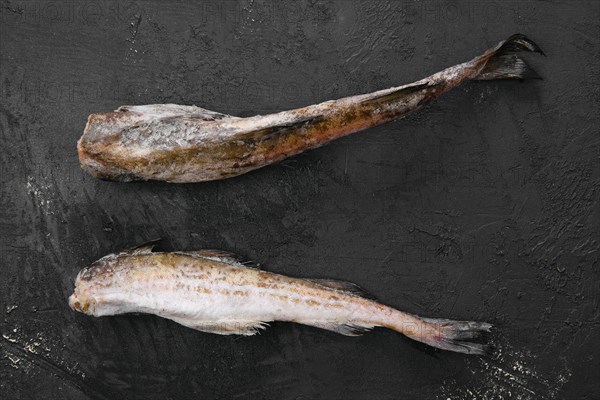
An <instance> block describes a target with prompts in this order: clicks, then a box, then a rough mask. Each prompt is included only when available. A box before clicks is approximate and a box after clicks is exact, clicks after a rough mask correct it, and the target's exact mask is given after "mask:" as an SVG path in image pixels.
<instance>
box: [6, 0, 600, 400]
mask: <svg viewBox="0 0 600 400" xmlns="http://www.w3.org/2000/svg"><path fill="white" fill-rule="evenodd" d="M169 3H170V4H167V2H159V1H155V2H142V1H134V2H129V1H127V2H117V1H114V2H113V1H94V2H87V3H85V5H79V4H78V3H76V2H71V1H56V2H55V1H48V2H33V1H10V2H8V1H6V0H1V1H0V5H1V10H0V16H1V28H0V35H1V37H0V63H1V64H0V67H1V72H0V85H1V89H2V93H1V98H0V135H1V147H0V154H1V164H0V167H1V172H0V173H1V175H0V181H1V193H0V195H1V197H0V228H1V236H0V245H1V247H0V250H1V253H0V257H1V266H0V306H1V308H0V313H1V316H0V333H1V337H0V352H1V353H0V397H1V398H2V399H13V398H15V399H33V398H41V397H44V398H52V399H87V398H111V399H116V398H128V399H131V398H140V399H175V398H227V399H229V398H248V399H260V398H269V399H309V398H318V399H338V398H350V399H409V398H410V399H448V398H450V399H472V398H483V399H499V398H516V399H563V398H573V399H575V398H577V399H594V398H598V397H599V396H600V387H599V384H598V382H599V381H598V380H597V378H598V371H599V370H600V365H599V354H598V352H599V348H598V342H599V341H600V326H599V320H598V298H599V292H600V280H599V278H600V277H599V275H600V274H599V272H598V267H599V263H598V251H599V246H600V239H599V238H600V232H599V230H600V229H599V225H600V222H599V221H600V208H599V200H598V198H599V189H600V160H599V146H600V139H599V132H598V130H599V128H598V127H599V125H600V124H599V123H600V121H599V118H598V106H599V86H598V75H599V73H600V71H599V67H598V65H599V45H598V38H599V33H600V31H599V23H598V21H599V20H600V8H599V5H598V3H597V2H595V1H582V2H576V3H575V2H571V3H570V2H555V1H553V2H541V1H526V2H518V3H517V2H470V1H469V2H459V3H457V4H454V3H453V5H448V4H446V3H445V2H442V1H439V2H438V1H423V2H412V1H406V2H402V1H376V2H350V1H339V2H329V1H310V2H295V1H283V2H277V4H275V5H274V4H268V3H264V2H260V1H248V2H239V3H236V2H231V1H227V2H224V3H219V2H209V3H199V4H196V5H189V4H186V3H185V2H176V1H173V2H169ZM515 32H522V33H525V34H527V35H529V36H530V37H531V38H532V39H534V40H535V41H537V42H538V43H539V44H540V46H541V47H542V48H543V49H544V50H545V51H546V53H547V54H548V57H547V58H542V57H537V56H529V55H528V56H527V58H528V60H530V62H531V64H532V65H534V67H535V68H536V70H537V71H538V72H539V73H540V74H541V75H542V76H543V77H544V79H545V80H544V81H531V82H524V83H519V82H479V83H470V84H467V85H465V86H462V87H461V88H458V89H456V90H455V91H453V92H452V93H450V94H449V95H447V96H445V97H444V98H442V99H440V100H439V101H438V102H437V103H435V104H433V105H432V106H430V107H427V108H426V109H424V110H421V111H420V112H419V113H418V114H415V115H413V116H411V117H410V118H408V119H405V120H403V121H399V122H396V123H392V124H389V125H386V126H383V127H379V128H376V129H371V130H369V131H366V132H362V133H359V134H356V135H353V136H351V137H348V138H345V139H342V140H339V141H337V142H334V143H332V144H331V145H329V146H326V147H324V148H321V149H318V150H315V151H311V152H308V153H306V154H304V155H301V156H298V157H295V158H293V159H291V160H288V161H286V162H284V163H282V164H279V165H276V166H272V167H267V168H264V169H262V170H259V171H256V172H254V173H251V174H248V175H245V176H242V177H239V178H235V179H231V180H227V181H222V182H213V183H206V184H192V185H169V184H164V183H136V184H117V183H108V182H101V181H98V180H94V179H93V178H91V177H89V176H86V175H85V174H84V173H82V172H81V170H80V169H79V166H78V161H77V154H76V148H75V145H76V141H77V139H78V138H79V136H80V135H81V132H82V130H83V127H84V125H85V121H86V117H87V115H88V114H90V113H92V112H101V111H109V110H112V109H114V108H116V107H117V106H119V105H121V104H145V103H166V102H174V103H181V104H196V105H198V106H202V107H206V108H209V109H213V110H216V111H222V112H226V113H232V114H237V115H242V116H247V115H251V114H256V113H268V112H271V111H276V110H282V109H288V108H292V107H296V106H301V105H306V104H311V103H315V102H318V101H323V100H326V99H330V98H338V97H341V96H345V95H352V94H357V93H361V92H368V91H372V90H375V89H380V88H385V87H389V86H392V85H396V84H401V83H407V82H411V81H413V80H416V79H418V78H421V77H423V76H425V75H429V74H430V73H433V72H436V71H438V70H440V69H442V68H444V67H447V66H449V65H452V64H455V63H458V62H462V61H464V60H467V59H470V58H471V57H472V56H475V55H477V54H480V53H481V51H482V50H484V49H486V48H488V47H490V46H491V45H493V44H495V43H496V42H498V41H499V40H502V39H505V38H506V37H508V36H509V35H510V34H512V33H515ZM154 237H163V238H165V241H164V242H163V244H162V249H165V250H173V249H197V248H203V247H209V248H223V249H226V250H230V251H234V252H236V253H239V254H240V255H242V256H245V257H247V258H250V259H253V260H257V261H259V262H262V263H263V264H264V265H265V267H266V268H267V269H269V270H272V271H277V272H282V273H286V274H290V275H296V276H305V277H333V278H338V279H347V280H350V281H353V282H355V283H357V284H360V285H361V286H363V287H365V288H366V289H368V290H369V291H371V292H373V293H375V294H376V295H377V296H378V298H379V299H381V301H383V302H385V303H387V304H390V305H393V306H396V307H397V308H399V309H402V310H406V311H410V312H414V313H418V314H421V315H426V316H431V317H448V318H468V319H475V320H484V321H489V322H492V323H494V324H496V325H497V329H496V333H495V335H494V336H493V337H492V342H493V343H494V345H495V346H496V348H497V353H496V354H495V355H494V356H492V357H489V358H477V357H468V356H464V355H460V354H452V353H447V352H441V351H437V350H433V349H430V348H427V347H426V346H424V345H421V344H418V343H414V342H411V341H410V340H408V339H406V338H404V337H402V336H401V335H398V334H396V333H394V332H391V331H385V330H376V331H374V332H371V333H370V334H367V335H365V336H362V337H359V338H348V337H343V336H338V335H336V334H334V333H330V332H325V331H320V330H317V329H313V328H309V327H303V326H297V325H291V324H283V323H279V324H274V325H273V326H272V327H271V328H269V329H268V330H267V331H266V332H265V333H263V334H261V335H260V336H256V337H250V338H239V337H220V336H216V335H210V334H202V333H198V332H195V331H193V330H190V329H186V328H184V327H182V326H179V325H177V324H175V323H172V322H170V321H167V320H163V319H159V318H155V317H151V316H121V317H113V318H100V319H97V318H89V317H86V316H84V315H82V314H79V313H75V312H72V311H71V310H70V309H69V308H68V306H67V296H68V295H69V294H70V293H71V291H72V285H73V279H74V276H75V274H76V273H77V271H78V270H79V269H80V268H81V267H83V266H85V265H86V264H88V263H89V262H91V261H93V260H95V259H97V258H99V257H100V256H103V255H105V254H106V253H109V252H113V251H115V250H120V249H122V248H124V247H128V246H131V245H134V244H136V243H139V242H142V241H145V240H147V239H151V238H154Z"/></svg>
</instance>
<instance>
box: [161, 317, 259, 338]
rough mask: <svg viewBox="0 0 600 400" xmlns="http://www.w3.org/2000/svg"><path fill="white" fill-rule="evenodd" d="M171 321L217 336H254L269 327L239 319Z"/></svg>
mask: <svg viewBox="0 0 600 400" xmlns="http://www.w3.org/2000/svg"><path fill="white" fill-rule="evenodd" d="M171 319H172V320H173V321H175V322H177V323H178V324H181V325H183V326H187V327H188V328H192V329H195V330H197V331H201V332H206V333H214V334H217V335H244V336H252V335H256V334H257V333H258V332H259V331H261V330H263V329H266V328H267V326H269V324H268V322H265V321H256V320H241V319H235V320H234V319H222V320H217V321H198V320H194V319H185V318H171Z"/></svg>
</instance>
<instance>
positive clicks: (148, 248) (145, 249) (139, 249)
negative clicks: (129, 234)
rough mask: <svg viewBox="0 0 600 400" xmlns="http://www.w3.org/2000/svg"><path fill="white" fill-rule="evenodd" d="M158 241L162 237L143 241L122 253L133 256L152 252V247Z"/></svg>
mask: <svg viewBox="0 0 600 400" xmlns="http://www.w3.org/2000/svg"><path fill="white" fill-rule="evenodd" d="M158 242H160V239H154V240H150V241H148V242H146V243H142V244H140V245H137V246H135V247H132V248H130V249H127V250H123V251H122V252H121V254H128V255H131V256H133V255H140V254H150V253H152V249H153V248H154V246H156V245H157V244H158Z"/></svg>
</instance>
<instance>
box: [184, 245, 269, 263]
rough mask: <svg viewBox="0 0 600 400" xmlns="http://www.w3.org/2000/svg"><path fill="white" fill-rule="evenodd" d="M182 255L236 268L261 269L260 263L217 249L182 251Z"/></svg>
mask: <svg viewBox="0 0 600 400" xmlns="http://www.w3.org/2000/svg"><path fill="white" fill-rule="evenodd" d="M180 253H181V254H186V255H189V256H192V257H200V258H205V259H208V260H213V261H219V262H223V263H226V264H229V265H232V266H235V267H241V268H259V265H258V263H255V262H253V261H248V260H244V259H243V258H242V257H240V256H239V255H237V254H235V253H231V252H229V251H224V250H216V249H204V250H194V251H181V252H180Z"/></svg>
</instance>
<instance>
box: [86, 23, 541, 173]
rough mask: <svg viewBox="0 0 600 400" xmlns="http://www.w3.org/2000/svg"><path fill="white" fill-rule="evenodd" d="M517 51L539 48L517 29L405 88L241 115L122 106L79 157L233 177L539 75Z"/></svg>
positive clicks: (93, 127)
mask: <svg viewBox="0 0 600 400" xmlns="http://www.w3.org/2000/svg"><path fill="white" fill-rule="evenodd" d="M518 51H532V52H538V53H542V51H541V49H540V48H539V47H538V46H537V45H536V44H535V43H534V42H532V41H531V40H529V39H528V38H526V37H525V36H524V35H520V34H517V35H513V36H511V37H510V38H508V39H507V40H505V41H503V42H500V43H498V45H496V46H495V47H494V48H492V49H490V50H488V51H486V52H485V53H484V54H483V55H481V56H479V57H476V58H474V59H472V60H471V61H468V62H465V63H463V64H458V65H455V66H453V67H450V68H447V69H445V70H443V71H441V72H438V73H436V74H434V75H431V76H429V77H428V78H425V79H422V80H420V81H417V82H414V83H411V84H408V85H404V86H399V87H393V88H389V89H385V90H380V91H377V92H374V93H370V94H363V95H358V96H352V97H346V98H342V99H339V100H330V101H326V102H324V103H320V104H316V105H311V106H307V107H303V108H298V109H295V110H290V111H283V112H279V113H275V114H270V115H264V116H263V115H257V116H253V117H248V118H239V117H235V116H232V115H226V114H221V113H218V112H215V111H210V110H205V109H203V108H199V107H195V106H182V105H175V104H153V105H145V106H122V107H120V108H118V109H117V110H116V111H115V112H109V113H102V114H92V115H90V116H89V118H88V122H87V125H86V127H85V130H84V133H83V136H82V137H81V139H80V140H79V142H78V146H77V147H78V152H79V160H80V163H81V166H82V168H83V169H84V170H86V171H87V172H89V173H90V174H92V175H93V176H95V177H97V178H100V179H106V180H114V181H122V182H128V181H136V180H162V181H167V182H201V181H210V180H217V179H224V178H230V177H234V176H238V175H241V174H244V173H246V172H249V171H252V170H254V169H257V168H261V167H263V166H265V165H269V164H272V163H276V162H278V161H280V160H283V159H285V158H287V157H290V156H293V155H295V154H298V153H301V152H303V151H306V150H308V149H312V148H316V147H319V146H322V145H324V144H326V143H328V142H330V141H332V140H334V139H337V138H340V137H342V136H346V135H349V134H351V133H353V132H357V131H361V130H364V129H368V128H370V127H373V126H377V125H380V124H383V123H385V122H389V121H393V120H397V119H400V118H402V117H404V116H406V115H408V114H409V113H411V112H413V111H415V110H417V109H419V108H421V107H422V106H424V105H426V104H428V103H430V102H431V101H433V100H435V99H437V98H438V97H439V96H441V95H442V94H443V93H445V92H447V91H449V90H450V89H452V88H454V87H455V86H457V85H459V84H461V83H463V82H465V81H468V80H494V79H506V78H508V79H526V78H539V76H538V75H537V74H536V73H535V72H534V71H533V70H532V69H530V68H529V67H528V66H527V64H526V63H525V61H523V60H522V59H521V58H519V57H518V56H516V55H515V54H513V53H515V52H518ZM542 54H543V53H542Z"/></svg>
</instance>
